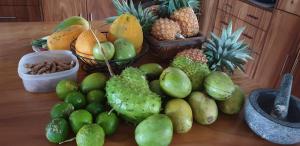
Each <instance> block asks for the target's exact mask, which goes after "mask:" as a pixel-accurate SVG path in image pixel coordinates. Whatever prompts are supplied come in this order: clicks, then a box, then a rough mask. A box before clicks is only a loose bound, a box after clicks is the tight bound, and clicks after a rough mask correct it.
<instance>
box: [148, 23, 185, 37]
mask: <svg viewBox="0 0 300 146" xmlns="http://www.w3.org/2000/svg"><path fill="white" fill-rule="evenodd" d="M180 33H181V30H180V27H179V25H178V23H177V22H174V21H173V20H171V19H168V18H160V19H158V20H156V21H155V22H154V24H153V26H152V30H151V34H152V35H153V36H154V37H155V38H156V39H158V40H175V39H176V38H177V37H178V35H180Z"/></svg>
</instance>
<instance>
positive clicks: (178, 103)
mask: <svg viewBox="0 0 300 146" xmlns="http://www.w3.org/2000/svg"><path fill="white" fill-rule="evenodd" d="M165 114H166V115H167V116H168V117H169V118H170V119H171V121H172V123H173V127H174V131H175V132H176V133H187V132H188V131H190V130H191V128H192V125H193V114H192V109H191V107H190V105H189V104H188V103H187V102H186V101H185V100H183V99H172V100H170V101H169V102H168V103H167V105H166V107H165Z"/></svg>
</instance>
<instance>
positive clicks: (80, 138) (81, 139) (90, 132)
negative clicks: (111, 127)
mask: <svg viewBox="0 0 300 146" xmlns="http://www.w3.org/2000/svg"><path fill="white" fill-rule="evenodd" d="M104 141H105V133H104V130H103V128H102V127H101V126H99V125H98V124H87V125H85V126H83V127H82V128H81V129H80V130H79V131H78V133H77V134H76V144H77V146H103V145H104Z"/></svg>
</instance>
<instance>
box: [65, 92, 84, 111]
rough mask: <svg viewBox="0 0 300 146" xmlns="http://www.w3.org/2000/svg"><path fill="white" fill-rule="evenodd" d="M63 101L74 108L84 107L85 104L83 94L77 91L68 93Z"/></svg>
mask: <svg viewBox="0 0 300 146" xmlns="http://www.w3.org/2000/svg"><path fill="white" fill-rule="evenodd" d="M65 102H66V103H70V104H72V105H73V106H74V108H75V109H80V108H84V106H85V104H86V101H85V97H84V95H83V94H82V93H80V92H77V91H76V92H71V93H69V94H68V95H67V97H66V99H65Z"/></svg>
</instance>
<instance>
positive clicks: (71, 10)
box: [42, 0, 87, 21]
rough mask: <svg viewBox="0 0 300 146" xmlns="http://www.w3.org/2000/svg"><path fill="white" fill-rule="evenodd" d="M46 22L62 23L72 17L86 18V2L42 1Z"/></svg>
mask: <svg viewBox="0 0 300 146" xmlns="http://www.w3.org/2000/svg"><path fill="white" fill-rule="evenodd" d="M42 9H43V14H44V21H62V20H64V19H66V18H68V17H71V16H82V17H84V18H86V16H87V15H86V0H42Z"/></svg>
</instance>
